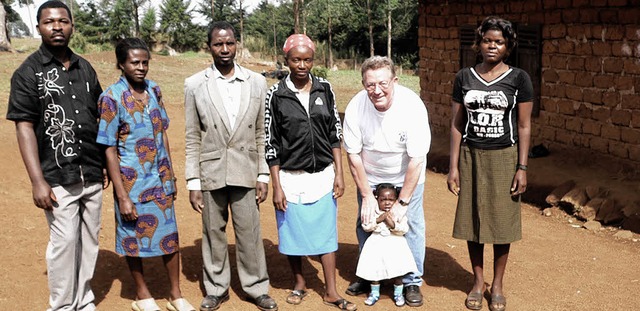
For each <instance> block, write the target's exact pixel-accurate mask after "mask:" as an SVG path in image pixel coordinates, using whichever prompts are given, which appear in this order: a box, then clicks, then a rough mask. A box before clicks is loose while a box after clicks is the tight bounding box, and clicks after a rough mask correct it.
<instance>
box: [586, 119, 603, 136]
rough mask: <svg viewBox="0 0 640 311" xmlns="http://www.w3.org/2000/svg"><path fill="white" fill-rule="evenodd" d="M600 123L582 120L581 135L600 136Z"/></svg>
mask: <svg viewBox="0 0 640 311" xmlns="http://www.w3.org/2000/svg"><path fill="white" fill-rule="evenodd" d="M601 127H602V123H600V122H597V121H594V120H582V133H584V134H591V135H595V136H600V128H601Z"/></svg>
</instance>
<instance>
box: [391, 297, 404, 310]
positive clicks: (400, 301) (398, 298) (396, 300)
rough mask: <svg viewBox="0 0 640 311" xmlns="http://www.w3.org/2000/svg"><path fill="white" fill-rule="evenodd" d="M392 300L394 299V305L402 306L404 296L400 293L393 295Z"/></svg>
mask: <svg viewBox="0 0 640 311" xmlns="http://www.w3.org/2000/svg"><path fill="white" fill-rule="evenodd" d="M393 301H395V303H396V306H398V307H402V306H404V296H402V294H399V295H393Z"/></svg>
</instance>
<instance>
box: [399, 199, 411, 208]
mask: <svg viewBox="0 0 640 311" xmlns="http://www.w3.org/2000/svg"><path fill="white" fill-rule="evenodd" d="M398 203H400V205H402V206H407V205H409V202H407V201H405V200H403V199H399V200H398Z"/></svg>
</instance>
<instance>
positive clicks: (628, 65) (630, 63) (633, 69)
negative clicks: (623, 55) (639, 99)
mask: <svg viewBox="0 0 640 311" xmlns="http://www.w3.org/2000/svg"><path fill="white" fill-rule="evenodd" d="M624 72H625V73H626V74H636V75H637V74H640V60H639V59H635V60H634V59H625V60H624ZM639 91H640V90H639Z"/></svg>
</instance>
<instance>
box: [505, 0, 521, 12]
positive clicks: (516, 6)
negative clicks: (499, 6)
mask: <svg viewBox="0 0 640 311" xmlns="http://www.w3.org/2000/svg"><path fill="white" fill-rule="evenodd" d="M509 10H510V12H511V13H522V12H523V11H524V3H522V2H517V1H514V2H510V3H509Z"/></svg>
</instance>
